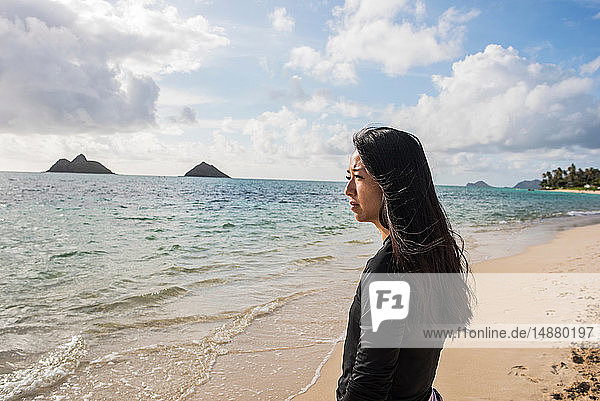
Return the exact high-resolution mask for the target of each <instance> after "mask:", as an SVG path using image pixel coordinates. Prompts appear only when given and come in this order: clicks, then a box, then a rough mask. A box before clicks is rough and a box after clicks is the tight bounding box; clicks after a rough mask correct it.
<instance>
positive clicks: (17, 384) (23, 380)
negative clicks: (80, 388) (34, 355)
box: [0, 335, 86, 401]
mask: <svg viewBox="0 0 600 401" xmlns="http://www.w3.org/2000/svg"><path fill="white" fill-rule="evenodd" d="M85 353H86V347H85V342H84V340H83V337H82V336H81V335H76V336H73V337H72V338H71V339H70V340H69V341H68V342H67V343H66V344H63V345H61V346H60V347H58V348H57V349H56V350H54V351H52V352H50V353H49V354H48V355H46V356H44V357H43V358H41V359H40V360H39V361H38V362H37V363H35V364H33V365H32V366H30V367H28V368H25V369H19V370H16V371H14V372H10V373H6V374H3V375H0V398H1V399H2V400H4V401H12V400H17V399H20V398H22V397H25V396H30V395H35V394H36V393H38V392H39V391H40V390H41V389H44V388H47V387H50V386H52V385H54V384H56V383H58V382H59V381H61V380H62V379H63V378H64V377H66V376H67V375H69V374H72V373H73V372H74V371H75V369H77V367H78V366H79V363H80V361H81V359H82V358H83V357H84V356H85Z"/></svg>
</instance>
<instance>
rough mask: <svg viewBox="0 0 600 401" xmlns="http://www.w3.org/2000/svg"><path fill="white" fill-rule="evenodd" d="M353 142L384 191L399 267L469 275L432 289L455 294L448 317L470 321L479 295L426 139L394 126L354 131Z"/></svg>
mask: <svg viewBox="0 0 600 401" xmlns="http://www.w3.org/2000/svg"><path fill="white" fill-rule="evenodd" d="M353 142H354V147H355V148H356V150H357V151H358V154H359V155H360V158H361V159H362V162H363V165H364V166H365V169H366V170H367V172H369V174H371V175H372V176H373V178H374V179H375V181H376V182H377V183H378V184H379V186H380V187H381V190H382V193H383V195H382V196H383V200H382V207H381V209H380V212H379V221H380V223H381V225H382V226H383V227H385V228H386V229H388V230H389V232H390V240H391V243H392V250H393V255H394V262H395V266H394V270H395V271H396V272H405V273H455V274H458V275H453V277H455V278H456V277H457V276H458V277H463V278H464V280H459V281H456V280H455V279H453V281H452V282H453V283H454V285H452V286H451V287H453V288H452V289H451V290H450V289H449V288H448V285H447V284H448V282H447V281H445V282H444V283H442V282H443V281H444V279H443V278H440V280H441V281H440V282H438V283H437V284H438V285H435V284H433V283H430V284H432V285H428V286H427V287H428V288H429V291H432V290H434V291H437V290H439V289H440V288H441V289H444V290H445V291H447V293H446V294H445V297H446V298H447V297H450V298H451V302H449V304H448V305H445V308H450V309H452V310H450V314H451V315H452V316H448V318H450V319H451V320H460V321H462V322H465V321H468V320H469V319H470V318H471V311H470V304H471V301H472V296H473V294H472V292H471V291H470V289H469V288H468V286H467V285H466V276H467V275H468V274H469V263H468V260H467V258H466V256H465V249H464V245H465V244H464V240H463V239H462V237H461V236H460V235H459V234H458V233H457V232H455V231H454V230H452V227H451V224H450V222H449V220H448V218H447V216H446V213H445V212H444V209H443V208H442V205H441V204H440V202H439V200H438V197H437V194H436V191H435V187H434V185H433V179H432V176H431V170H430V168H429V164H428V163H427V158H426V156H425V152H424V150H423V146H422V145H421V141H419V139H418V138H417V137H416V136H414V135H413V134H410V133H408V132H404V131H399V130H397V129H394V128H389V127H367V128H363V129H362V130H360V131H358V132H356V133H355V134H354V136H353ZM458 242H460V244H461V245H460V246H459V245H458ZM441 276H444V275H441ZM436 281H437V280H436ZM457 283H465V284H464V285H463V284H460V285H458V286H457V285H456V284H457ZM420 298H421V299H420V301H417V302H418V303H420V304H421V305H420V307H421V308H422V309H423V313H425V314H427V313H431V308H429V306H431V305H425V304H426V303H427V301H428V299H427V298H428V297H427V295H426V296H424V297H420ZM446 312H448V311H447V310H446ZM426 320H430V319H426ZM435 320H437V319H435Z"/></svg>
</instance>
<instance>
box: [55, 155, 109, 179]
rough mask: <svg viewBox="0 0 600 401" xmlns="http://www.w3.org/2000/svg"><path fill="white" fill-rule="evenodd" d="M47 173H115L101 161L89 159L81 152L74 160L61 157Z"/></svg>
mask: <svg viewBox="0 0 600 401" xmlns="http://www.w3.org/2000/svg"><path fill="white" fill-rule="evenodd" d="M46 172H47V173H86V174H114V173H113V172H112V171H110V170H109V169H107V168H106V167H104V166H103V165H102V164H101V163H99V162H96V161H92V160H88V159H86V158H85V156H84V155H83V154H80V155H79V156H77V157H76V158H74V159H73V161H68V160H67V159H59V160H58V161H57V162H56V163H54V164H53V165H52V167H50V168H49V169H48V170H47V171H46Z"/></svg>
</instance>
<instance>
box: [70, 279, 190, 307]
mask: <svg viewBox="0 0 600 401" xmlns="http://www.w3.org/2000/svg"><path fill="white" fill-rule="evenodd" d="M187 292H189V290H186V289H185V288H181V287H178V286H176V285H175V286H172V287H168V288H162V289H160V290H158V291H152V292H148V293H145V294H140V295H132V296H129V297H125V298H123V299H120V300H118V301H115V302H107V303H104V302H100V303H96V304H94V305H85V306H78V307H75V308H72V309H71V310H75V311H80V312H101V311H111V310H115V309H122V308H123V309H124V308H133V307H136V306H143V305H151V304H155V303H157V302H160V301H164V300H168V299H170V298H176V297H179V296H181V295H183V294H185V293H187Z"/></svg>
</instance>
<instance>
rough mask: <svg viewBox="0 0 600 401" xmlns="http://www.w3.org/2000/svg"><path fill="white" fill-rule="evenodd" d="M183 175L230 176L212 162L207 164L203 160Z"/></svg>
mask: <svg viewBox="0 0 600 401" xmlns="http://www.w3.org/2000/svg"><path fill="white" fill-rule="evenodd" d="M184 177H215V178H231V177H230V176H228V175H227V174H225V173H223V172H222V171H221V170H219V169H218V168H216V167H215V166H213V165H212V164H208V163H205V162H202V163H200V164H198V165H197V166H196V167H194V168H193V169H191V170H190V171H188V172H187V173H185V176H184Z"/></svg>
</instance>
